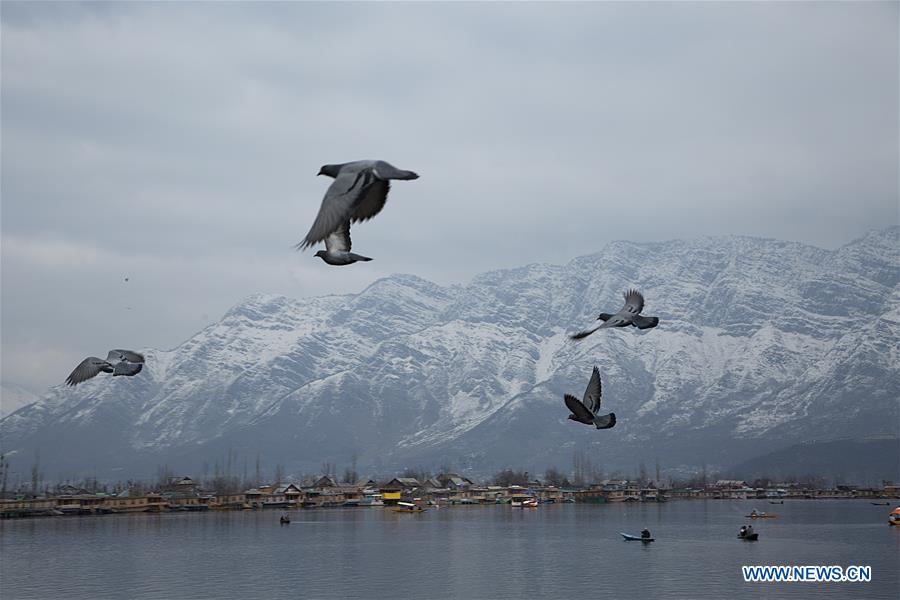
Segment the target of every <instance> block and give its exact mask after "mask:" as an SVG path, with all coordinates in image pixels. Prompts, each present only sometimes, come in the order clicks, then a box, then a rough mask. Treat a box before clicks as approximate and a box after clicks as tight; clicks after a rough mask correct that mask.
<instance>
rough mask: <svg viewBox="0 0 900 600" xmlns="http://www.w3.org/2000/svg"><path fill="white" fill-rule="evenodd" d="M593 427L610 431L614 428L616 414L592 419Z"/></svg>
mask: <svg viewBox="0 0 900 600" xmlns="http://www.w3.org/2000/svg"><path fill="white" fill-rule="evenodd" d="M594 426H595V427H596V428H597V429H612V428H613V427H615V426H616V413H609V414H608V415H603V416H602V417H594Z"/></svg>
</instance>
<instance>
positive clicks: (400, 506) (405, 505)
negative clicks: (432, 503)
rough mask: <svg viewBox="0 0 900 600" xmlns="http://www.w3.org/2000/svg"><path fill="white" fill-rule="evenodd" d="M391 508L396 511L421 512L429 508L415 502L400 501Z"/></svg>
mask: <svg viewBox="0 0 900 600" xmlns="http://www.w3.org/2000/svg"><path fill="white" fill-rule="evenodd" d="M391 510H392V511H394V512H395V513H421V512H425V511H426V510H428V509H427V508H423V507H421V506H418V505H416V504H413V503H412V502H398V503H397V504H396V505H395V506H392V507H391Z"/></svg>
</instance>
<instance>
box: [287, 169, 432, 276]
mask: <svg viewBox="0 0 900 600" xmlns="http://www.w3.org/2000/svg"><path fill="white" fill-rule="evenodd" d="M318 174H319V175H327V176H328V177H331V178H333V179H334V181H333V182H332V183H331V186H329V188H328V191H326V192H325V197H324V198H323V199H322V206H320V207H319V214H318V215H316V220H315V222H313V225H312V227H311V228H310V230H309V233H307V234H306V237H305V238H303V241H302V242H300V243H299V244H297V246H296V248H297V249H298V250H304V249H306V248H309V247H310V246H314V245H315V244H318V243H319V242H321V241H323V240H324V241H325V242H326V243H325V247H326V256H327V255H328V254H329V253H330V254H331V255H332V256H335V254H334V252H344V251H349V250H350V241H349V239H350V238H349V231H350V223H355V222H357V221H365V220H367V219H371V218H372V217H374V216H375V215H377V214H378V213H379V212H381V209H382V208H384V204H385V202H387V195H388V192H389V191H390V189H391V182H390V180H391V179H406V180H410V179H418V178H419V176H418V175H417V174H416V173H413V172H412V171H403V170H401V169H398V168H396V167H394V166H393V165H391V164H390V163H386V162H385V161H383V160H358V161H355V162H349V163H343V164H339V165H325V166H323V167H322V168H321V169H319V173H318ZM335 232H341V233H342V234H341V235H340V236H338V238H337V239H336V240H334V241H333V242H332V244H333V245H334V247H335V249H336V250H335V251H334V252H333V251H332V250H331V249H330V248H329V244H328V242H327V239H328V237H329V236H331V235H332V234H333V233H335ZM345 239H346V246H347V248H346V249H343V250H341V248H343V246H344V245H345V244H344V240H345ZM316 256H320V255H318V254H317V255H316ZM322 259H323V260H325V262H327V263H328V264H335V265H347V264H350V263H351V262H356V260H363V259H362V258H357V259H356V260H353V261H348V260H347V257H343V258H341V259H339V260H340V262H331V261H329V260H327V259H325V256H322Z"/></svg>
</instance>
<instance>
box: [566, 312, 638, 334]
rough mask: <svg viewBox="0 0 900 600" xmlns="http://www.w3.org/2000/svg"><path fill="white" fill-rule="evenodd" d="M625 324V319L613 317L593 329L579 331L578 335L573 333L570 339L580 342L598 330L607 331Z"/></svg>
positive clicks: (617, 316)
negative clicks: (609, 328)
mask: <svg viewBox="0 0 900 600" xmlns="http://www.w3.org/2000/svg"><path fill="white" fill-rule="evenodd" d="M624 322H625V319H623V318H622V317H620V316H619V315H613V316H612V317H610V318H609V319H607V320H606V321H604V322H603V323H600V324H597V325H594V326H593V327H591V328H589V329H585V330H584V331H579V332H578V333H573V334H572V335H570V336H569V337H570V338H572V339H573V340H580V339H582V338H586V337H587V336H589V335H591V334H592V333H594V332H595V331H597V330H598V329H606V328H607V327H618V326H620V325H621V324H622V323H624Z"/></svg>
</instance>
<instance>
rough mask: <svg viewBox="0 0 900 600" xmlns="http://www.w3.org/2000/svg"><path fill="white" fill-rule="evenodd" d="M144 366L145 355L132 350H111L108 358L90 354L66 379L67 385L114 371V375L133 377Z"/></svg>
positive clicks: (76, 383)
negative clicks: (104, 358)
mask: <svg viewBox="0 0 900 600" xmlns="http://www.w3.org/2000/svg"><path fill="white" fill-rule="evenodd" d="M143 367H144V356H143V355H142V354H138V353H137V352H132V351H131V350H110V351H109V354H107V355H106V360H103V359H102V358H97V357H96V356H89V357H87V358H86V359H84V360H83V361H81V364H79V365H78V366H77V367H75V370H74V371H72V373H71V374H70V375H69V377H68V378H67V379H66V385H73V386H74V385H78V384H79V383H81V382H82V381H87V380H88V379H90V378H91V377H96V376H97V375H98V374H99V373H101V372H102V373H112V375H113V377H118V376H120V375H122V376H126V377H131V376H133V375H137V374H138V373H140V372H141V369H142V368H143Z"/></svg>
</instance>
